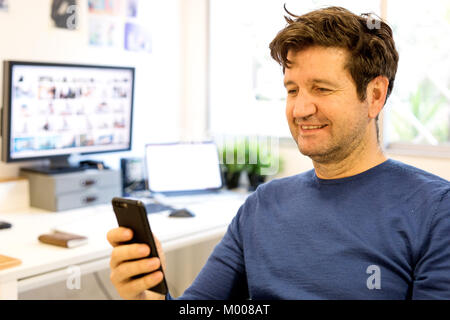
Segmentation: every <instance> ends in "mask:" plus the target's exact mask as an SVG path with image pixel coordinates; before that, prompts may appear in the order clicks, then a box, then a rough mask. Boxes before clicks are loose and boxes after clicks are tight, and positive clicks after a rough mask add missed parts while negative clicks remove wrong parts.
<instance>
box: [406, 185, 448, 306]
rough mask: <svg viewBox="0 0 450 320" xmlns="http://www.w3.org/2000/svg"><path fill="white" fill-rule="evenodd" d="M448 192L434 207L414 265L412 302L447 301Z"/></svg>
mask: <svg viewBox="0 0 450 320" xmlns="http://www.w3.org/2000/svg"><path fill="white" fill-rule="evenodd" d="M449 191H450V190H447V191H446V192H445V193H444V195H443V196H442V198H441V201H440V202H439V204H438V205H437V208H436V211H435V214H434V217H433V219H432V220H431V222H430V226H429V234H428V240H427V242H426V245H425V250H424V251H423V255H422V256H421V258H420V259H419V261H418V263H417V264H416V267H415V271H414V282H413V290H412V298H413V299H426V300H430V299H439V300H441V299H445V300H448V299H450V192H449Z"/></svg>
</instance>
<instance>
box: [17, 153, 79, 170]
mask: <svg viewBox="0 0 450 320" xmlns="http://www.w3.org/2000/svg"><path fill="white" fill-rule="evenodd" d="M20 169H21V170H23V171H28V172H35V173H42V174H62V173H70V172H79V171H84V170H85V169H86V168H85V167H81V166H79V165H77V166H74V165H72V164H70V163H69V156H61V157H53V158H50V164H49V165H43V166H34V167H28V168H20Z"/></svg>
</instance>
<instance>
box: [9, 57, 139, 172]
mask: <svg viewBox="0 0 450 320" xmlns="http://www.w3.org/2000/svg"><path fill="white" fill-rule="evenodd" d="M3 67H4V68H3V80H4V81H3V110H2V117H3V119H2V130H1V131H2V161H4V162H19V161H29V160H41V159H50V165H49V166H48V168H44V169H42V168H41V169H42V170H44V171H46V170H50V171H58V170H62V171H64V170H67V169H68V168H70V166H69V162H68V157H69V156H70V155H72V154H83V155H84V154H94V153H103V152H116V151H126V150H130V149H131V133H132V118H133V117H132V115H133V93H134V72H135V70H134V68H132V67H116V66H99V65H75V64H57V63H41V62H23V61H22V62H20V61H5V62H4V66H3ZM73 170H76V168H74V169H73ZM69 171H70V170H69Z"/></svg>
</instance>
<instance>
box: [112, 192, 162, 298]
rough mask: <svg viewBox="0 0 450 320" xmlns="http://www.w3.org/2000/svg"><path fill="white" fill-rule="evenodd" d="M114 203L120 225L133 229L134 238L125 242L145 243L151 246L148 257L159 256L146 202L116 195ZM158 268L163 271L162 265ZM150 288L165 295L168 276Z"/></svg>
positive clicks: (136, 277)
mask: <svg viewBox="0 0 450 320" xmlns="http://www.w3.org/2000/svg"><path fill="white" fill-rule="evenodd" d="M112 205H113V209H114V213H115V214H116V218H117V222H118V224H119V226H121V227H125V228H129V229H132V230H133V238H132V239H131V240H130V241H127V242H125V243H124V244H130V243H145V244H147V245H148V246H149V247H150V255H149V256H148V257H147V258H150V257H158V258H159V256H158V251H157V249H156V244H155V240H154V238H153V234H152V230H151V228H150V224H149V222H148V219H147V211H146V210H145V205H144V203H143V202H142V201H140V200H135V199H129V198H119V197H115V198H113V199H112ZM158 270H160V271H161V272H163V270H162V267H161V266H160V267H159V269H158ZM147 274H148V273H146V274H140V275H137V276H134V277H133V279H138V278H141V277H143V276H145V275H147ZM148 290H151V291H155V292H158V293H161V294H164V295H165V294H167V292H168V290H167V283H166V278H165V277H164V278H163V280H162V281H161V282H160V283H159V284H157V285H156V286H155V287H153V288H149V289H148Z"/></svg>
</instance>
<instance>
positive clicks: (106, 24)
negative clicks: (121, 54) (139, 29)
mask: <svg viewBox="0 0 450 320" xmlns="http://www.w3.org/2000/svg"><path fill="white" fill-rule="evenodd" d="M121 38H122V35H121V28H120V27H119V24H118V23H116V22H115V21H112V20H109V19H102V18H98V17H90V18H89V45H91V46H100V47H110V48H119V47H120V43H121Z"/></svg>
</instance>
